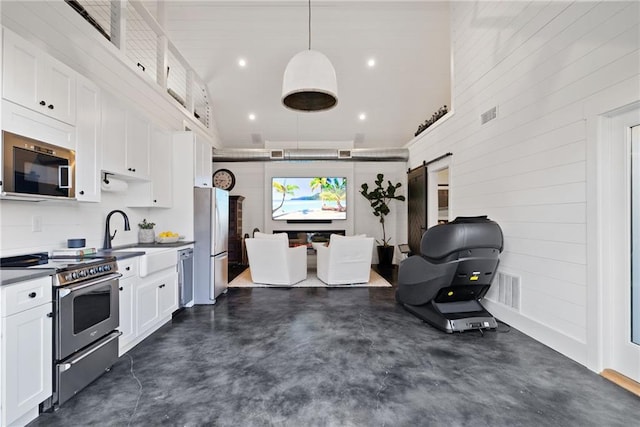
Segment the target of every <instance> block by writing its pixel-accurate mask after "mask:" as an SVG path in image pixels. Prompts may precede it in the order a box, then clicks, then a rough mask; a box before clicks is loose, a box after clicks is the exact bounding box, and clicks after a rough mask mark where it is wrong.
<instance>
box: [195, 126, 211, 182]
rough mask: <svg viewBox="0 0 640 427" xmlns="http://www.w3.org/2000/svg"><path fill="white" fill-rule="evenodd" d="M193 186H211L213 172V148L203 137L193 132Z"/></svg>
mask: <svg viewBox="0 0 640 427" xmlns="http://www.w3.org/2000/svg"><path fill="white" fill-rule="evenodd" d="M194 138H195V142H194V143H195V156H194V161H195V165H194V187H208V188H211V187H212V186H213V184H212V174H213V163H212V162H213V148H212V146H211V144H210V143H209V141H207V140H206V139H205V138H203V137H201V136H199V135H197V134H194Z"/></svg>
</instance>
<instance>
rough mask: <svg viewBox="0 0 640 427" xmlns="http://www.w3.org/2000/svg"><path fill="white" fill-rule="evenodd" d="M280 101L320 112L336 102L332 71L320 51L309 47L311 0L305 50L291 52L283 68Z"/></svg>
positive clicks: (297, 108) (336, 93)
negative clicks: (306, 47)
mask: <svg viewBox="0 0 640 427" xmlns="http://www.w3.org/2000/svg"><path fill="white" fill-rule="evenodd" d="M282 103H283V104H284V106H285V107H287V108H290V109H292V110H296V111H324V110H328V109H330V108H333V107H335V105H336V104H337V103H338V83H337V81H336V71H335V69H334V68H333V65H331V61H329V58H327V57H326V56H325V55H324V54H322V53H320V52H318V51H316V50H311V0H309V49H308V50H303V51H302V52H300V53H298V54H297V55H295V56H294V57H293V58H291V60H290V61H289V63H288V64H287V68H286V69H285V70H284V77H283V79H282Z"/></svg>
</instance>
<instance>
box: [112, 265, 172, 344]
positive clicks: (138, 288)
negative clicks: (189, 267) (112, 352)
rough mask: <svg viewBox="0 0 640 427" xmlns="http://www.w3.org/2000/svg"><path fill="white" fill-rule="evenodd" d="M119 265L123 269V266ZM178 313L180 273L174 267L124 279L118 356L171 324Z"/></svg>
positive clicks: (121, 291)
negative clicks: (161, 327)
mask: <svg viewBox="0 0 640 427" xmlns="http://www.w3.org/2000/svg"><path fill="white" fill-rule="evenodd" d="M118 265H119V268H120V262H119V263H118ZM121 271H122V269H121ZM136 271H137V270H136ZM177 309H178V273H177V271H176V269H175V267H174V268H168V269H165V270H161V271H158V272H156V273H153V274H150V275H148V276H146V277H144V278H141V277H139V276H138V275H137V273H136V275H135V276H129V277H123V278H121V279H120V328H119V330H120V332H122V335H121V336H120V339H119V352H118V353H119V355H120V356H122V355H123V354H124V353H126V352H127V351H129V350H131V349H132V348H133V347H134V346H136V345H137V344H138V343H140V342H141V341H142V340H144V339H145V338H146V337H148V336H149V335H151V334H152V333H153V332H155V331H156V330H157V329H158V328H159V327H160V326H162V325H163V324H165V323H166V322H168V321H169V320H171V316H172V314H173V312H174V311H175V310H177Z"/></svg>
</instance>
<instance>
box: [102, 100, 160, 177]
mask: <svg viewBox="0 0 640 427" xmlns="http://www.w3.org/2000/svg"><path fill="white" fill-rule="evenodd" d="M101 126H102V141H103V142H102V170H104V171H106V172H110V173H113V174H116V175H121V176H127V177H131V178H138V179H142V180H148V179H149V121H148V120H146V119H144V118H142V117H141V116H139V115H138V114H136V113H133V112H132V111H129V110H127V109H126V108H125V107H124V106H123V105H122V104H121V103H120V102H119V101H117V100H116V99H114V98H113V97H112V96H111V95H106V94H103V96H102V121H101Z"/></svg>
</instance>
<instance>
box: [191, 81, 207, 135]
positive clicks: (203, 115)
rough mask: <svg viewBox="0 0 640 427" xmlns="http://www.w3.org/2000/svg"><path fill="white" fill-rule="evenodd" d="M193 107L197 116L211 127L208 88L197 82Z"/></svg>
mask: <svg viewBox="0 0 640 427" xmlns="http://www.w3.org/2000/svg"><path fill="white" fill-rule="evenodd" d="M193 108H194V112H193V114H194V116H195V118H196V119H198V120H199V121H200V123H202V124H203V125H205V126H206V127H207V128H209V115H210V113H211V111H210V108H211V106H210V105H209V97H208V96H207V90H206V88H205V87H204V85H202V84H200V83H197V82H194V83H193Z"/></svg>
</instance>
